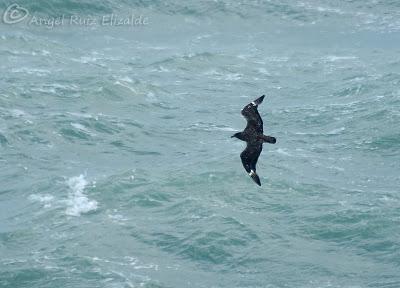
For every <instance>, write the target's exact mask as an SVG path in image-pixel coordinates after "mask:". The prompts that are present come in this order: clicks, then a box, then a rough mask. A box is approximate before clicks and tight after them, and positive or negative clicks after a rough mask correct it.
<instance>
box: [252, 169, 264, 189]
mask: <svg viewBox="0 0 400 288" xmlns="http://www.w3.org/2000/svg"><path fill="white" fill-rule="evenodd" d="M249 175H250V177H251V179H253V181H254V182H256V183H257V185H258V186H261V181H260V177H258V175H257V173H256V171H254V170H251V171H250V173H249Z"/></svg>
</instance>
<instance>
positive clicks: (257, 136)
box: [232, 95, 276, 186]
mask: <svg viewBox="0 0 400 288" xmlns="http://www.w3.org/2000/svg"><path fill="white" fill-rule="evenodd" d="M264 97H265V96H264V95H263V96H261V97H260V98H258V99H256V100H254V101H253V102H251V103H250V104H247V105H246V106H245V107H244V108H243V109H242V111H241V113H242V115H243V117H244V118H246V120H247V126H246V128H245V129H244V130H243V131H242V132H238V133H235V134H234V135H233V136H232V137H236V138H238V139H240V140H242V141H245V142H246V143H247V146H246V148H245V149H244V150H243V152H242V153H241V154H240V158H241V160H242V164H243V167H244V169H245V170H246V172H247V173H248V174H249V175H250V177H251V178H252V179H253V180H254V182H256V183H257V184H258V185H259V186H261V181H260V178H259V177H258V175H257V173H256V164H257V161H258V157H259V156H260V154H261V151H262V145H263V143H264V142H268V143H272V144H275V143H276V139H275V138H274V137H272V136H266V135H264V134H263V133H264V131H263V121H262V119H261V116H260V114H259V113H258V110H257V107H258V105H259V104H261V103H262V101H263V100H264Z"/></svg>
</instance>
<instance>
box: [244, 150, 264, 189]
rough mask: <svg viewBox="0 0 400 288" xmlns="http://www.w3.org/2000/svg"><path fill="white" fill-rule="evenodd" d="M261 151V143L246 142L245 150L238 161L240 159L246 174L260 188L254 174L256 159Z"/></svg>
mask: <svg viewBox="0 0 400 288" xmlns="http://www.w3.org/2000/svg"><path fill="white" fill-rule="evenodd" d="M261 151H262V142H261V143H260V142H254V143H250V142H247V146H246V149H244V150H243V152H242V153H240V159H242V164H243V167H244V169H245V170H246V172H247V173H248V174H249V175H250V177H251V178H252V179H253V180H254V182H256V183H257V185H259V186H261V182H260V178H259V177H258V175H257V173H256V164H257V160H258V157H259V156H260V154H261Z"/></svg>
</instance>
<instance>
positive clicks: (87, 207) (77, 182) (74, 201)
mask: <svg viewBox="0 0 400 288" xmlns="http://www.w3.org/2000/svg"><path fill="white" fill-rule="evenodd" d="M87 184H88V182H87V180H86V179H85V176H84V175H82V174H81V175H79V176H75V177H71V178H69V179H68V181H67V185H68V187H69V188H70V189H71V190H70V193H69V199H68V201H67V205H68V206H67V210H66V211H65V213H66V214H67V215H70V216H80V215H81V214H82V213H87V212H89V211H93V210H96V209H97V201H95V200H90V199H89V198H88V197H87V196H86V195H85V194H84V193H83V192H84V190H85V188H86V186H87Z"/></svg>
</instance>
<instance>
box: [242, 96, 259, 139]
mask: <svg viewBox="0 0 400 288" xmlns="http://www.w3.org/2000/svg"><path fill="white" fill-rule="evenodd" d="M264 97H265V95H263V96H261V97H260V98H258V99H256V100H254V101H253V102H251V103H249V104H247V105H246V106H244V108H243V109H242V111H241V113H242V115H243V117H244V118H246V120H247V126H246V128H245V130H246V129H255V132H257V133H261V134H262V133H263V121H262V119H261V116H260V114H259V113H258V110H257V106H258V105H259V104H261V103H262V101H263V100H264Z"/></svg>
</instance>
